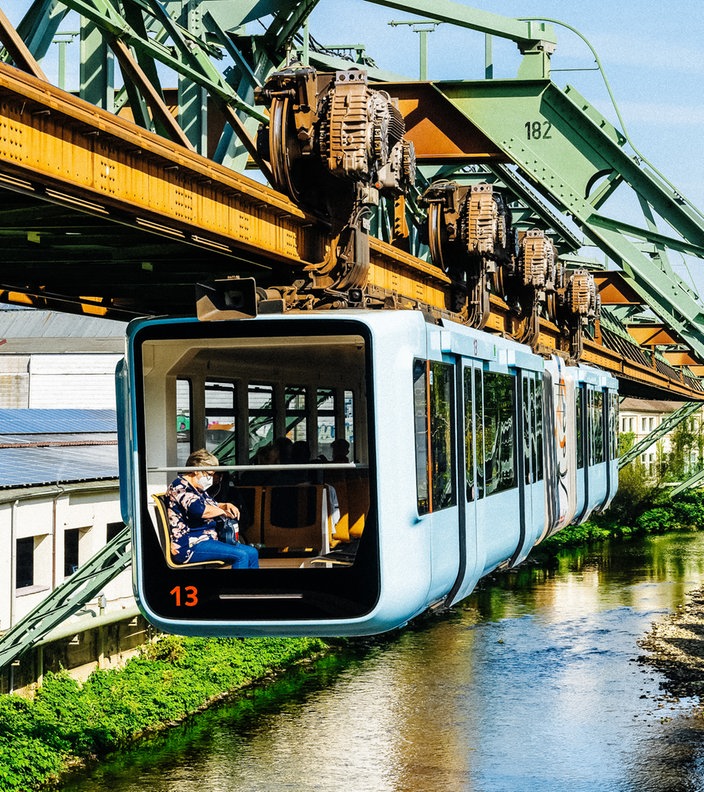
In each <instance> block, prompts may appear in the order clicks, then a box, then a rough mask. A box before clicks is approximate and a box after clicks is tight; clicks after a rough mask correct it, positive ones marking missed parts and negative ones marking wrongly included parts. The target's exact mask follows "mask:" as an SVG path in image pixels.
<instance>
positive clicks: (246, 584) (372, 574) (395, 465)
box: [118, 311, 616, 635]
mask: <svg viewBox="0 0 704 792" xmlns="http://www.w3.org/2000/svg"><path fill="white" fill-rule="evenodd" d="M118 382H119V387H118V397H119V401H120V414H121V416H122V419H121V422H120V423H121V467H122V476H123V479H122V482H123V498H122V500H123V511H124V517H125V520H126V521H127V522H128V523H129V524H130V525H131V526H132V527H133V538H134V570H135V592H136V595H137V599H138V601H139V603H140V606H141V608H142V609H143V611H144V613H145V615H146V616H147V618H149V619H150V620H151V621H152V622H154V623H155V624H156V625H158V626H159V627H161V628H163V629H166V630H170V631H174V632H183V633H193V634H228V635H235V634H236V635H261V634H278V635H294V634H296V635H302V634H308V635H313V634H316V635H340V634H370V633H375V632H381V631H384V630H387V629H391V628H394V627H397V626H399V625H402V624H404V623H405V622H407V621H408V620H409V619H411V618H413V617H415V616H417V615H418V614H420V613H422V612H423V611H424V610H426V609H428V608H430V607H434V606H447V605H451V604H453V603H454V602H457V601H459V600H461V599H462V598H464V597H466V596H467V595H468V594H469V593H471V591H472V590H473V589H474V587H475V585H476V583H477V581H478V579H479V578H480V577H481V576H482V575H484V574H487V573H488V572H490V571H491V570H493V569H495V568H497V567H499V566H501V565H515V564H517V563H520V562H521V561H522V560H523V559H525V558H526V556H527V555H528V554H529V552H530V550H531V549H532V548H533V546H534V545H535V544H537V543H538V542H539V541H541V540H542V539H543V538H544V537H545V536H548V535H550V534H552V533H554V532H555V531H557V530H559V529H560V528H562V527H563V526H564V525H566V524H568V523H569V522H571V521H575V520H580V519H585V518H586V516H588V514H589V513H590V512H591V511H592V510H593V509H595V508H603V507H604V506H605V505H606V504H607V503H608V502H609V499H610V497H612V495H613V491H614V487H615V484H616V478H615V476H614V470H615V465H614V454H613V449H614V443H613V438H612V433H613V431H614V430H615V426H616V423H615V421H614V420H612V419H611V418H610V411H611V410H613V408H614V404H615V400H614V398H613V396H612V394H613V393H615V381H614V380H613V379H611V378H610V377H608V376H606V375H603V374H602V373H599V372H595V371H594V370H592V369H587V368H586V367H569V366H565V365H564V363H563V362H562V361H560V360H558V359H557V358H554V359H552V360H548V361H547V362H546V361H544V360H543V358H541V357H539V356H537V355H535V354H533V353H532V352H531V351H530V350H529V349H528V348H526V347H523V346H521V345H519V344H517V343H515V342H513V341H510V340H505V339H501V338H498V337H494V336H490V335H488V334H486V333H483V332H480V331H477V330H473V329H470V328H466V327H464V326H460V325H456V324H453V323H450V322H441V323H432V322H428V321H426V319H425V317H424V316H423V314H421V313H420V312H418V311H376V312H371V311H370V312H366V311H355V312H335V313H329V314H320V313H314V314H283V315H277V316H269V317H259V318H257V319H250V320H236V321H223V322H198V321H196V320H190V319H178V320H174V319H164V320H159V319H155V320H140V321H137V322H135V323H133V324H132V325H130V328H129V331H128V339H127V354H126V357H125V361H124V363H123V365H122V366H121V367H120V374H119V377H118ZM580 394H581V395H580ZM599 410H601V412H599ZM597 419H598V420H599V421H600V425H601V428H600V429H599V430H598V431H597V430H594V428H593V427H592V426H591V424H590V422H592V421H594V420H597ZM580 421H581V423H580ZM599 442H601V445H599ZM580 444H581V445H580ZM200 447H206V448H208V449H209V450H210V451H212V452H213V453H215V454H216V455H217V456H218V458H219V461H220V465H219V466H218V467H217V473H218V475H219V477H220V482H219V484H218V486H219V488H220V489H219V491H218V492H216V493H213V494H214V496H215V497H216V499H218V500H222V501H224V500H228V501H233V502H235V501H236V502H237V503H238V504H239V506H240V508H241V511H242V518H241V519H242V529H243V534H244V536H245V537H246V540H247V541H248V542H249V543H250V544H252V545H254V546H255V547H256V548H257V551H258V554H259V565H260V566H259V568H258V569H245V570H242V569H230V568H222V565H221V566H220V568H195V566H190V567H189V564H188V563H184V564H182V565H181V567H179V566H178V564H176V565H174V564H173V563H168V562H169V561H170V560H171V559H169V558H168V556H167V554H168V552H169V547H168V544H169V542H168V531H166V533H164V530H163V526H162V531H161V532H160V531H159V530H158V527H159V522H158V520H159V515H158V513H157V512H155V511H153V509H152V506H151V504H152V498H151V496H153V495H156V494H163V493H164V492H165V491H166V490H167V487H168V485H169V482H170V481H171V480H172V479H173V478H174V477H175V476H176V475H177V474H178V473H179V471H183V470H184V467H185V463H186V458H187V456H188V454H189V452H190V451H192V450H194V449H196V448H200ZM341 448H342V452H344V451H347V455H346V456H345V455H344V453H343V454H342V456H341V451H340V449H341ZM294 449H295V453H302V454H303V456H302V457H295V456H294ZM580 450H581V457H580ZM590 455H591V456H590ZM580 460H581V463H582V464H581V467H580ZM164 537H166V538H164Z"/></svg>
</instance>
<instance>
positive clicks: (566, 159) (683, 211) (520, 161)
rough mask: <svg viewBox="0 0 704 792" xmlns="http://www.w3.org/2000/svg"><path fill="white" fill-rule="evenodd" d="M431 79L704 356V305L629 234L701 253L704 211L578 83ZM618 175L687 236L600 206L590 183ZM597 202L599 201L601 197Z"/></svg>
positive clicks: (662, 246)
mask: <svg viewBox="0 0 704 792" xmlns="http://www.w3.org/2000/svg"><path fill="white" fill-rule="evenodd" d="M435 87H436V88H437V90H438V91H439V92H440V93H441V94H443V95H444V96H445V97H446V98H447V99H448V100H449V101H450V102H452V104H453V105H455V106H456V107H457V108H458V109H459V110H460V111H461V112H462V113H463V114H464V115H465V116H466V118H467V119H468V120H469V121H471V122H472V124H474V125H475V126H476V127H477V128H478V129H480V130H481V131H482V132H483V133H484V134H485V135H486V136H487V137H488V138H489V139H490V140H491V141H492V142H493V143H494V144H495V145H496V146H498V147H499V148H500V149H501V150H502V151H503V152H504V153H505V154H506V155H507V156H508V157H509V158H510V159H511V160H512V161H513V162H514V163H515V165H516V166H517V167H518V169H519V171H520V173H521V174H522V175H523V176H524V177H526V178H527V179H528V180H530V182H531V183H533V184H535V185H536V186H537V188H538V189H539V190H540V192H541V193H542V194H543V195H545V197H546V198H548V200H550V201H551V202H552V203H553V204H554V205H555V206H556V207H557V208H558V209H559V210H560V211H562V212H563V213H565V214H566V215H571V216H572V218H573V219H574V221H575V222H576V223H577V225H578V226H579V227H580V228H581V230H582V231H583V232H584V234H585V235H586V236H587V237H588V238H589V239H590V240H591V241H592V242H593V243H594V244H595V245H597V246H598V247H600V248H601V250H603V251H604V253H606V255H607V256H608V257H609V258H610V259H611V260H612V261H614V262H615V264H616V265H617V266H618V267H620V268H621V270H622V274H623V276H624V277H625V278H626V280H628V281H629V283H630V285H631V286H632V287H633V289H634V290H635V291H636V292H637V293H638V294H639V295H640V296H641V297H642V298H643V300H644V302H646V303H647V304H648V305H650V306H651V308H652V310H653V311H655V313H656V314H657V315H658V316H659V317H660V319H661V320H662V321H664V322H665V323H666V324H667V325H668V326H669V327H671V328H672V329H673V330H675V331H676V332H677V333H678V334H679V335H680V336H681V337H682V338H683V340H684V341H685V342H686V343H687V344H688V345H689V346H690V347H691V349H692V350H694V352H695V353H697V354H698V355H699V356H700V357H701V359H702V360H703V361H704V309H703V308H702V306H701V304H700V303H699V301H698V299H697V297H696V295H695V294H694V293H693V292H692V291H691V290H690V289H689V287H687V286H686V284H685V283H684V282H683V281H682V280H681V279H680V278H679V277H678V276H677V275H676V274H675V273H674V272H673V271H672V270H671V269H670V268H669V266H668V265H667V263H666V260H665V259H664V257H663V256H662V255H660V256H658V257H657V259H654V258H653V257H652V256H651V255H648V254H646V253H644V252H643V250H642V249H641V246H640V245H639V244H636V243H635V242H634V241H633V240H632V238H630V237H636V238H638V239H639V240H647V241H651V242H653V244H655V245H656V246H657V247H658V248H659V249H660V250H662V251H664V250H665V249H667V248H672V249H677V250H686V251H687V252H688V253H697V254H699V255H700V256H703V255H704V217H703V216H702V215H701V214H700V213H699V212H698V211H697V210H696V209H695V208H694V207H693V206H691V205H690V204H688V203H687V202H686V201H685V200H684V199H683V197H682V196H681V195H679V194H678V193H677V192H676V191H675V190H674V189H673V188H671V187H670V186H669V185H668V184H667V183H666V182H665V181H664V180H663V179H662V178H661V177H659V176H658V175H657V174H656V173H654V172H653V171H652V170H651V169H649V168H648V167H647V166H646V165H645V164H643V163H642V162H640V161H637V160H636V159H635V158H634V157H632V156H630V155H629V154H628V153H627V152H626V151H624V146H625V143H626V139H625V137H624V136H623V135H622V134H621V133H620V132H619V131H618V130H617V129H615V127H613V126H612V125H611V124H610V123H609V122H608V121H607V120H606V119H605V118H604V117H603V116H601V114H600V113H599V112H598V111H597V110H596V109H594V108H593V107H591V105H589V104H588V102H586V100H584V99H583V98H582V97H580V96H579V95H578V94H577V92H576V91H574V89H570V88H568V89H566V90H565V91H564V92H563V91H562V90H561V89H560V88H558V87H557V86H556V85H554V84H553V83H551V82H549V81H547V80H532V81H531V80H492V81H482V82H465V83H436V84H435ZM609 177H613V179H614V181H616V180H620V179H623V182H624V184H626V185H628V187H629V188H630V189H631V190H632V191H633V192H635V193H636V195H637V196H638V198H639V199H642V201H644V202H645V204H647V205H648V206H649V207H650V210H651V212H652V213H653V214H654V215H657V216H658V217H659V218H661V219H662V220H664V221H665V223H667V224H668V225H669V226H670V227H671V228H673V229H674V230H675V232H676V233H678V234H679V235H680V236H681V237H682V241H680V242H679V243H675V242H670V241H669V237H668V236H666V235H664V234H658V233H655V232H654V231H652V228H651V223H650V217H649V216H647V215H646V217H645V219H644V227H643V228H636V227H634V226H627V225H625V224H623V223H620V222H617V221H614V220H612V219H611V218H609V217H607V216H605V215H603V214H601V213H600V212H599V211H597V210H596V208H595V206H594V203H593V202H592V200H590V199H591V198H593V192H594V191H595V190H598V186H599V184H600V182H601V181H602V180H603V179H605V178H609ZM596 202H600V200H599V201H596Z"/></svg>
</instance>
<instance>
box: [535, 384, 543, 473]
mask: <svg viewBox="0 0 704 792" xmlns="http://www.w3.org/2000/svg"><path fill="white" fill-rule="evenodd" d="M534 382H535V399H534V401H533V426H534V427H535V431H534V433H533V454H534V459H535V465H534V470H535V480H536V481H542V479H543V475H544V473H543V397H544V394H543V377H542V375H541V374H535V378H534Z"/></svg>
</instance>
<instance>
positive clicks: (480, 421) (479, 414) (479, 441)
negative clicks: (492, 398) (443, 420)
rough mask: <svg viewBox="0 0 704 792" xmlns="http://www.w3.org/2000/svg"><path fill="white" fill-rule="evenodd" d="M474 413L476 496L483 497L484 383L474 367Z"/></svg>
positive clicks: (484, 456)
mask: <svg viewBox="0 0 704 792" xmlns="http://www.w3.org/2000/svg"><path fill="white" fill-rule="evenodd" d="M474 415H475V420H476V427H477V438H476V449H477V498H483V497H484V494H485V492H484V489H485V488H484V465H485V463H486V455H485V453H484V437H485V434H486V433H485V431H484V385H483V382H482V370H481V369H478V368H477V369H474Z"/></svg>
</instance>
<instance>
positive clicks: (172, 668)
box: [0, 636, 328, 792]
mask: <svg viewBox="0 0 704 792" xmlns="http://www.w3.org/2000/svg"><path fill="white" fill-rule="evenodd" d="M327 649H328V645H327V644H325V643H324V642H323V641H321V640H319V639H317V638H298V639H282V638H261V639H243V640H242V639H235V638H210V639H205V638H182V637H178V636H162V637H161V638H159V639H158V640H157V641H155V642H154V643H153V644H149V645H146V646H144V647H143V649H142V651H141V652H140V654H139V655H138V656H137V657H134V658H133V659H132V660H130V661H129V662H128V663H127V665H126V666H125V667H124V668H123V669H121V670H106V671H103V670H99V671H94V672H93V673H92V674H91V675H90V677H89V678H88V679H87V680H86V682H85V684H84V685H82V686H81V685H79V684H78V682H76V681H75V680H74V679H72V678H71V677H70V676H69V675H68V673H67V672H65V671H62V672H60V673H58V674H47V675H46V677H45V679H44V684H43V685H42V687H41V688H40V690H39V691H38V692H37V695H36V697H35V699H34V700H33V701H27V700H25V699H23V698H20V697H18V696H14V695H5V696H0V789H1V790H3V792H16V791H17V792H20V791H21V792H27V791H28V790H31V789H37V788H39V786H41V785H42V784H44V783H46V782H47V781H48V780H50V779H52V778H53V777H56V776H58V774H59V773H60V772H61V770H62V769H63V768H65V767H67V766H68V765H69V764H70V763H71V762H75V760H76V759H77V758H78V759H83V758H87V757H92V756H101V755H104V754H106V753H107V752H109V751H112V750H115V749H117V748H119V747H121V746H122V745H124V744H125V743H127V742H128V741H130V740H133V739H134V738H135V737H136V736H137V735H139V734H140V733H141V732H143V731H145V730H147V729H153V728H159V727H161V726H162V725H163V724H166V723H171V722H173V721H178V720H182V719H183V718H185V717H186V716H187V715H189V714H190V713H193V712H195V711H197V710H198V709H200V708H201V707H203V706H205V705H206V704H207V703H208V702H210V701H212V700H213V699H214V698H216V697H219V696H221V695H223V694H225V693H229V692H232V691H234V690H237V689H239V688H242V687H244V686H246V685H249V684H251V683H252V682H254V681H256V680H260V679H263V678H265V677H267V676H268V675H270V674H271V673H272V671H275V670H278V669H282V668H285V667H286V666H289V665H291V664H293V663H295V662H296V661H297V660H299V659H301V658H303V657H307V656H310V655H313V654H317V653H320V652H321V651H324V650H327Z"/></svg>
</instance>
